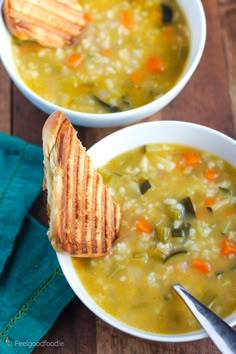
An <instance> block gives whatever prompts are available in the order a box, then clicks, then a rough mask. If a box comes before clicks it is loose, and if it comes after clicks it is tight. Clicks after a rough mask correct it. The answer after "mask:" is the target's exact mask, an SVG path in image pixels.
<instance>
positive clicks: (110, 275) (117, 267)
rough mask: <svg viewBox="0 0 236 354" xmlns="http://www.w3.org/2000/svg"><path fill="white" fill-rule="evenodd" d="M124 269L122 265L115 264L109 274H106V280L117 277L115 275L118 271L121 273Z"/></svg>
mask: <svg viewBox="0 0 236 354" xmlns="http://www.w3.org/2000/svg"><path fill="white" fill-rule="evenodd" d="M123 269H124V266H123V265H122V264H115V265H114V266H113V267H112V268H111V270H110V272H109V273H108V274H107V277H108V278H113V277H115V276H116V275H117V273H119V272H120V271H122V270H123Z"/></svg>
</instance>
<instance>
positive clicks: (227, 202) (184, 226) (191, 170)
mask: <svg viewBox="0 0 236 354" xmlns="http://www.w3.org/2000/svg"><path fill="white" fill-rule="evenodd" d="M99 172H100V173H101V174H102V175H103V178H104V181H105V183H106V184H107V186H108V187H109V189H110V191H111V193H112V195H113V197H114V199H115V200H116V201H117V202H118V203H119V204H120V207H121V212H122V221H121V231H120V236H119V238H118V239H117V241H116V242H115V244H114V246H113V250H112V253H111V254H110V255H108V256H106V257H104V258H99V259H73V265H74V267H75V269H76V271H77V272H78V275H79V277H80V279H81V281H82V283H83V284H84V286H85V288H86V289H87V291H88V292H89V293H90V294H91V296H92V297H93V298H94V300H95V301H96V303H97V304H98V305H99V306H101V307H102V308H103V309H104V310H105V311H107V312H108V313H110V314H111V315H113V316H114V317H116V318H118V319H119V320H121V321H123V322H125V323H127V324H129V325H131V326H134V327H138V328H140V329H143V330H146V331H151V332H156V333H166V334H172V333H184V332H189V331H193V330H196V329H198V328H199V327H198V324H197V321H196V320H195V319H194V317H193V315H192V314H191V313H190V311H189V310H188V309H187V307H186V306H185V305H184V304H183V302H182V301H181V300H180V299H179V297H178V296H177V295H176V294H175V293H174V292H173V291H171V284H173V283H175V282H179V283H181V284H183V285H184V286H185V287H186V288H187V289H188V290H189V291H190V292H192V293H193V294H194V295H195V296H196V297H197V298H199V299H200V300H201V301H202V302H203V303H205V304H206V305H207V306H209V307H210V308H211V309H212V310H213V311H215V312H216V313H217V314H218V315H219V316H221V317H223V318H225V317H226V316H227V315H229V314H231V313H233V312H234V311H235V309H236V287H235V281H236V272H235V271H236V171H235V168H234V167H233V166H231V165H230V164H229V163H228V162H226V161H224V160H223V159H222V158H220V157H217V156H215V155H213V154H211V153H209V152H207V151H202V150H198V149H194V148H191V147H189V146H181V145H176V144H149V145H146V146H143V147H140V148H137V149H135V150H132V151H129V152H126V153H124V154H122V155H120V156H118V157H116V158H114V159H113V160H112V161H110V162H108V163H107V164H106V165H105V166H103V167H101V168H99Z"/></svg>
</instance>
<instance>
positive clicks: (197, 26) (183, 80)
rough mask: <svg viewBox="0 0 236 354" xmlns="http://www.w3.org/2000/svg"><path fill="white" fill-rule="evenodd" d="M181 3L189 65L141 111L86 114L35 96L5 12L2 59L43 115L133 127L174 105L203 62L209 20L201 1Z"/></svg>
mask: <svg viewBox="0 0 236 354" xmlns="http://www.w3.org/2000/svg"><path fill="white" fill-rule="evenodd" d="M0 2H1V0H0ZM178 2H179V4H180V5H181V7H182V9H183V10H184V12H185V14H186V17H187V20H188V23H189V26H190V30H191V32H192V33H191V48H190V55H189V59H188V63H187V65H186V68H185V70H184V72H183V74H182V75H181V77H180V79H179V80H178V82H177V83H176V85H175V86H174V87H173V88H172V89H171V90H170V91H168V92H167V93H166V94H164V95H163V96H161V97H160V98H158V99H156V100H155V101H153V102H151V103H148V104H146V105H144V106H142V107H138V108H135V109H131V110H128V111H124V112H117V113H107V114H96V113H83V112H78V111H73V110H69V109H66V108H63V107H60V106H57V105H55V104H53V103H50V102H48V101H46V100H45V99H43V98H41V97H40V96H38V95H37V94H35V93H34V92H33V91H31V90H30V89H29V88H28V87H27V86H26V84H25V83H24V82H23V81H22V79H21V78H20V76H19V73H18V72H17V69H16V67H15V64H14V60H13V58H12V53H11V44H10V38H11V36H10V35H9V32H8V30H7V28H6V26H5V23H4V20H3V17H2V11H1V14H0V33H1V41H0V57H1V60H2V63H3V65H4V66H5V68H6V70H7V72H8V74H9V75H10V77H11V78H12V80H13V81H14V83H15V85H16V86H17V87H18V89H19V90H20V91H21V92H22V93H23V94H24V95H25V97H27V99H28V100H29V101H31V102H32V103H33V104H34V105H35V106H37V107H38V108H40V109H41V110H42V111H44V112H46V113H48V114H50V113H52V112H53V111H56V110H60V111H61V110H62V111H64V112H65V114H66V115H67V117H68V118H69V119H70V120H71V122H72V123H73V124H76V125H81V126H87V127H109V126H110V127H111V126H118V125H124V124H128V123H132V122H135V121H138V120H140V119H144V118H146V117H148V116H150V115H152V114H154V113H155V112H158V111H159V110H161V109H162V108H163V107H165V106H166V105H167V104H168V103H169V102H170V101H172V100H173V99H174V98H175V97H176V96H177V95H178V94H179V93H180V91H181V90H182V89H183V88H184V86H185V85H186V84H187V82H188V81H189V79H190V78H191V76H192V75H193V73H194V71H195V69H196V67H197V65H198V63H199V61H200V59H201V56H202V53H203V49H204V45H205V40H206V19H205V14H204V10H203V6H202V3H201V0H191V1H189V0H178Z"/></svg>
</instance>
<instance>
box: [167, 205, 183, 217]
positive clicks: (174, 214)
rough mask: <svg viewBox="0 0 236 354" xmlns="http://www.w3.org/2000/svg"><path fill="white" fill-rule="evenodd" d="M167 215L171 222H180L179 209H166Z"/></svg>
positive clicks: (181, 214)
mask: <svg viewBox="0 0 236 354" xmlns="http://www.w3.org/2000/svg"><path fill="white" fill-rule="evenodd" d="M167 212H168V215H169V217H170V218H171V219H172V220H180V219H181V218H182V216H183V212H182V210H181V209H179V208H176V207H175V206H170V207H169V208H168V211H167Z"/></svg>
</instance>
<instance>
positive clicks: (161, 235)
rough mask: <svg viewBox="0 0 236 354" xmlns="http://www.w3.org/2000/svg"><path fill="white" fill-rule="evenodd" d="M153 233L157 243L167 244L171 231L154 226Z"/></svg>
mask: <svg viewBox="0 0 236 354" xmlns="http://www.w3.org/2000/svg"><path fill="white" fill-rule="evenodd" d="M155 231H156V235H157V239H158V241H160V242H162V243H167V242H168V241H169V240H170V236H171V229H170V228H169V227H164V226H157V225H156V226H155Z"/></svg>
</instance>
